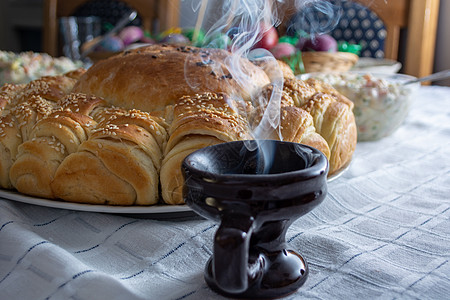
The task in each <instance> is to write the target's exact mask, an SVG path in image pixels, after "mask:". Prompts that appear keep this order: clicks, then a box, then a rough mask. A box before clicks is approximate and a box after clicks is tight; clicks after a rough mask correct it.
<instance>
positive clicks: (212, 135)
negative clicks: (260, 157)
mask: <svg viewBox="0 0 450 300" xmlns="http://www.w3.org/2000/svg"><path fill="white" fill-rule="evenodd" d="M245 111H246V107H245V106H243V105H242V103H240V102H236V101H235V100H233V99H232V98H230V97H228V96H227V95H225V94H213V93H204V94H199V95H196V96H193V97H189V96H186V97H183V98H181V99H180V100H179V101H178V102H177V103H176V104H175V105H174V107H173V112H172V118H173V121H172V123H171V126H170V128H169V134H170V137H169V141H168V143H167V147H166V151H165V157H164V160H163V164H162V168H161V174H160V180H161V193H162V197H163V200H164V202H165V203H168V204H182V203H183V198H182V187H183V183H184V178H183V175H182V173H181V163H182V161H183V159H184V158H185V157H186V156H187V155H188V154H190V153H192V152H193V151H195V150H198V149H200V148H203V147H206V146H209V145H214V144H218V143H222V142H230V141H236V140H246V139H251V138H252V137H251V134H250V129H249V126H248V122H247V120H246V119H244V118H243V117H242V116H241V115H240V114H239V113H238V112H245Z"/></svg>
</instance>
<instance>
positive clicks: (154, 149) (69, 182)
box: [51, 110, 167, 205]
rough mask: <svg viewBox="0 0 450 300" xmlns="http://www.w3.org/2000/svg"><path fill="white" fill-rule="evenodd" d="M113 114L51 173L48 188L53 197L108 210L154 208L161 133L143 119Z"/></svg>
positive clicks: (149, 120)
mask: <svg viewBox="0 0 450 300" xmlns="http://www.w3.org/2000/svg"><path fill="white" fill-rule="evenodd" d="M112 112H114V110H113V111H112ZM115 112H116V114H114V113H110V114H109V117H108V118H105V119H104V121H102V122H101V123H100V124H98V126H97V127H96V128H95V129H94V130H92V132H91V135H90V136H89V138H88V139H87V140H86V141H85V142H83V143H82V144H81V145H80V147H79V148H78V151H77V152H75V153H73V154H71V155H69V156H68V157H67V158H66V159H65V160H64V161H63V162H62V163H61V165H60V166H59V168H58V169H57V170H56V173H55V178H54V179H53V181H52V182H51V188H52V190H53V192H54V194H55V196H56V197H58V198H61V199H64V200H67V201H74V202H82V203H94V204H109V205H151V204H156V203H157V202H158V199H159V196H158V195H159V190H158V184H159V172H158V171H159V168H160V165H161V160H162V146H161V143H165V141H164V139H165V138H166V136H167V135H166V132H165V129H164V127H162V126H160V125H159V124H158V122H156V121H154V120H153V119H152V117H151V116H150V115H149V114H148V113H144V112H140V111H137V110H131V111H127V112H125V113H124V112H123V111H121V110H115ZM158 141H160V143H158Z"/></svg>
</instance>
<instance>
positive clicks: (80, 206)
mask: <svg viewBox="0 0 450 300" xmlns="http://www.w3.org/2000/svg"><path fill="white" fill-rule="evenodd" d="M0 197H1V198H3V199H7V200H13V201H17V202H22V203H27V204H33V205H39V206H45V207H52V208H62V209H70V210H77V211H87V212H103V213H115V214H167V213H185V212H191V211H192V209H191V208H190V207H189V206H187V205H184V204H183V205H169V204H168V205H148V206H142V205H134V206H120V205H117V206H116V205H102V204H87V203H76V202H66V201H61V200H56V199H45V198H40V197H34V196H29V195H25V194H21V193H19V192H17V191H15V190H4V189H0Z"/></svg>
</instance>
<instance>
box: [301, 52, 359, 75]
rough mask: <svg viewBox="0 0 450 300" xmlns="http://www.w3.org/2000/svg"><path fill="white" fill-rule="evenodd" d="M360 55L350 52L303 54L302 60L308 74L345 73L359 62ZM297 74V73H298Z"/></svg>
mask: <svg viewBox="0 0 450 300" xmlns="http://www.w3.org/2000/svg"><path fill="white" fill-rule="evenodd" d="M358 58H359V57H358V55H356V54H353V53H350V52H325V51H324V52H303V53H302V60H303V65H304V68H305V72H306V73H311V72H330V71H338V72H345V71H348V70H350V69H351V68H352V67H353V66H354V65H355V63H356V62H357V61H358ZM296 73H297V72H296Z"/></svg>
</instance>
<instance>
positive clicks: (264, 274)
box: [183, 140, 328, 298]
mask: <svg viewBox="0 0 450 300" xmlns="http://www.w3.org/2000/svg"><path fill="white" fill-rule="evenodd" d="M253 149H254V150H253ZM263 153H264V155H262V154H263ZM183 171H184V175H185V180H186V184H185V187H184V197H185V201H186V203H187V205H189V206H190V207H191V208H192V209H193V210H194V211H195V212H197V213H198V214H199V215H201V216H203V217H205V218H208V219H211V220H215V221H217V222H219V223H220V226H219V228H218V230H217V232H216V235H215V238H214V253H213V255H212V257H211V259H210V260H209V261H208V263H207V265H206V269H205V280H206V282H207V283H208V285H209V286H210V287H211V288H212V289H213V290H215V291H216V292H218V293H220V294H223V295H225V296H231V297H238V298H276V297H281V296H285V295H287V294H290V293H292V292H294V291H295V290H297V289H298V288H299V287H300V286H301V285H303V283H304V282H305V280H306V277H307V275H308V267H307V264H306V262H305V260H304V259H303V257H302V256H301V255H300V254H298V253H296V252H295V251H293V250H290V249H288V248H287V246H288V245H287V244H286V240H285V235H286V231H287V229H288V228H289V226H290V225H291V224H292V222H293V221H295V220H296V219H297V218H299V217H301V216H302V215H304V214H306V213H307V212H309V211H311V210H312V209H313V208H314V207H316V206H317V205H318V204H319V203H321V202H322V200H323V199H324V198H325V196H326V193H327V173H328V161H327V159H326V157H325V156H324V155H323V154H322V153H321V152H320V151H319V150H317V149H315V148H312V147H309V146H305V145H301V144H296V143H289V142H281V141H272V140H264V141H237V142H230V143H224V144H219V145H215V146H211V147H207V148H203V149H200V150H198V151H196V152H194V153H192V154H191V155H189V156H188V157H186V159H185V160H184V162H183Z"/></svg>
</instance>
